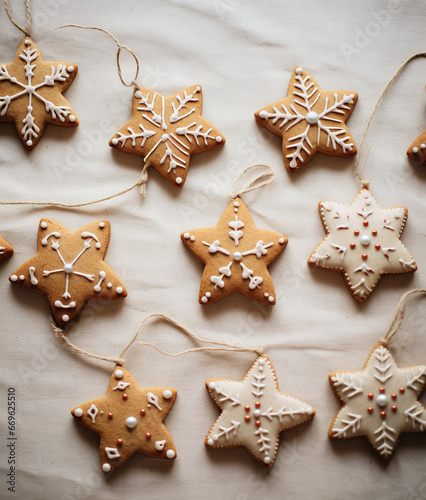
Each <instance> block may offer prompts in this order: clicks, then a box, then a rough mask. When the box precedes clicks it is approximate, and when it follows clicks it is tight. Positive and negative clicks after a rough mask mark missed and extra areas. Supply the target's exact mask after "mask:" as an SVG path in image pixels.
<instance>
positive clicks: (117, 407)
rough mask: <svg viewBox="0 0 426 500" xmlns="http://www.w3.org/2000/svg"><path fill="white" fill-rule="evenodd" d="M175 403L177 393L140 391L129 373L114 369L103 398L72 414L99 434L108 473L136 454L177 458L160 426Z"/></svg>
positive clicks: (153, 389)
mask: <svg viewBox="0 0 426 500" xmlns="http://www.w3.org/2000/svg"><path fill="white" fill-rule="evenodd" d="M175 399H176V389H170V388H168V387H149V388H141V387H139V385H138V384H137V382H136V380H135V379H134V378H133V377H132V376H131V375H130V373H129V372H128V371H127V370H125V369H124V368H123V367H121V366H117V367H116V368H115V370H114V373H113V374H112V375H111V379H110V381H109V385H108V390H107V393H106V396H102V397H99V398H96V399H92V400H90V401H87V403H84V404H82V405H80V406H77V407H76V408H74V410H72V411H71V414H72V415H73V417H74V418H75V419H76V420H78V421H79V422H80V423H82V424H83V425H84V426H85V427H87V428H88V429H90V430H91V431H93V432H96V434H99V436H100V438H101V441H100V445H99V455H100V461H101V467H102V470H103V471H104V472H109V471H113V470H115V469H117V468H118V467H120V466H121V465H123V464H124V463H125V462H127V460H129V458H131V457H132V456H133V455H134V454H135V453H136V452H139V453H145V455H149V456H150V457H154V458H169V459H171V458H176V448H175V445H174V443H173V440H172V438H171V436H170V434H169V431H168V430H167V429H166V427H165V425H164V424H163V420H164V418H165V417H166V415H167V414H168V413H169V411H170V409H171V407H172V406H173V404H174V402H175Z"/></svg>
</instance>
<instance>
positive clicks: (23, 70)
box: [0, 37, 78, 149]
mask: <svg viewBox="0 0 426 500" xmlns="http://www.w3.org/2000/svg"><path fill="white" fill-rule="evenodd" d="M77 70H78V68H77V66H76V65H75V64H69V63H65V62H52V61H44V60H43V57H42V55H41V53H40V51H39V50H38V48H37V45H36V44H35V43H34V42H33V41H32V40H31V39H30V38H28V37H25V38H24V40H23V41H22V43H21V45H20V46H19V48H18V51H17V52H16V55H15V59H14V61H13V62H12V63H10V64H2V65H0V122H14V123H15V126H16V130H17V131H18V134H19V137H20V138H21V140H22V142H23V144H24V146H25V147H26V148H27V149H32V148H33V147H34V146H35V145H36V144H37V143H38V141H39V140H40V138H41V135H42V134H43V131H44V127H45V126H46V123H53V124H54V125H61V126H63V127H76V126H77V125H78V120H77V117H76V115H75V113H74V111H73V109H72V108H71V107H70V105H69V104H68V102H67V101H66V99H65V98H64V97H63V95H62V93H63V92H64V91H65V90H66V89H67V88H68V87H69V86H70V85H71V83H72V81H73V80H74V78H75V76H76V74H77Z"/></svg>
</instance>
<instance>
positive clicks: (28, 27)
mask: <svg viewBox="0 0 426 500" xmlns="http://www.w3.org/2000/svg"><path fill="white" fill-rule="evenodd" d="M25 7H26V9H27V25H26V26H25V28H22V27H21V26H19V24H18V23H17V22H16V21H15V19H14V17H13V16H12V13H11V11H10V8H9V4H8V3H7V0H4V8H5V10H6V14H7V17H8V18H9V21H10V22H11V23H12V24H13V25H14V26H16V27H17V28H18V30H19V31H22V33H23V34H24V35H25V36H28V37H31V5H30V0H25Z"/></svg>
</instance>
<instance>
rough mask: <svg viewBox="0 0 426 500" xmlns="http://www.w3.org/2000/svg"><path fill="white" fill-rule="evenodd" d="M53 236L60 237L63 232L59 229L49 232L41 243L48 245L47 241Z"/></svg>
mask: <svg viewBox="0 0 426 500" xmlns="http://www.w3.org/2000/svg"><path fill="white" fill-rule="evenodd" d="M51 236H54V237H55V238H60V237H61V233H58V231H54V232H53V233H49V234H48V235H46V236H45V237H44V238H43V239H42V240H41V244H42V245H43V246H44V247H45V246H46V245H47V242H48V240H49V238H50V237H51Z"/></svg>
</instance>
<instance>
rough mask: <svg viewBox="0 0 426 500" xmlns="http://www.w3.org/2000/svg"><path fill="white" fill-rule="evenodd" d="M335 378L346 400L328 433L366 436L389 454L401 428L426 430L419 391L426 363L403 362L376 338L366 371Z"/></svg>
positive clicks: (424, 379)
mask: <svg viewBox="0 0 426 500" xmlns="http://www.w3.org/2000/svg"><path fill="white" fill-rule="evenodd" d="M329 380H330V384H331V386H332V388H333V390H334V392H335V393H336V395H337V396H338V397H339V399H340V400H341V401H342V403H343V407H342V408H341V409H340V411H339V412H338V414H337V415H336V417H335V418H334V420H333V422H332V424H331V426H330V430H329V431H328V435H329V436H330V437H333V438H340V439H342V438H351V437H355V436H366V437H367V439H368V440H369V441H370V444H371V446H372V447H373V448H374V449H375V450H376V451H377V453H379V455H380V456H381V457H383V458H390V457H391V456H392V453H393V451H394V449H395V447H396V445H397V444H398V440H399V436H400V434H401V433H402V432H424V431H425V429H426V408H425V407H424V406H423V405H422V404H421V403H420V402H419V401H418V397H419V395H420V394H421V392H422V391H423V389H424V387H425V384H426V366H415V367H412V368H398V367H397V365H396V363H395V361H394V359H393V358H392V355H391V353H390V352H389V351H388V350H387V349H386V347H384V346H383V345H382V344H377V345H376V346H375V347H374V349H373V350H372V352H371V353H370V355H369V356H368V359H367V362H366V364H365V367H364V370H363V371H345V372H336V373H331V374H330V375H329Z"/></svg>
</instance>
